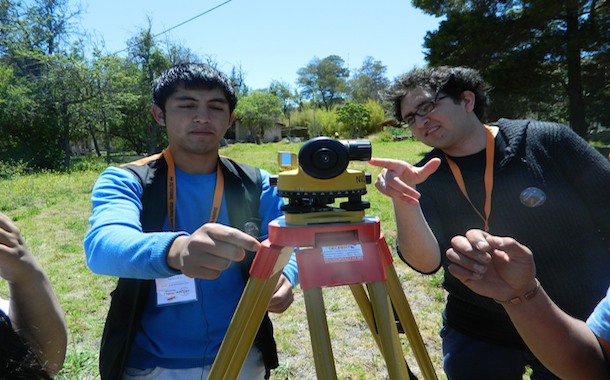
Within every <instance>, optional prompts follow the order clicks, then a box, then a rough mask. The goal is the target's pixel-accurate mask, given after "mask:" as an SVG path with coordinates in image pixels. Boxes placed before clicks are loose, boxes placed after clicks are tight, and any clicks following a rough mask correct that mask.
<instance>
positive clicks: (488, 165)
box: [445, 125, 495, 231]
mask: <svg viewBox="0 0 610 380" xmlns="http://www.w3.org/2000/svg"><path fill="white" fill-rule="evenodd" d="M485 129H486V131H487V137H486V140H485V206H484V207H485V209H484V212H485V216H483V214H481V212H480V211H479V210H478V209H477V208H476V207H475V205H474V204H473V203H472V201H471V200H470V197H469V196H468V191H466V184H465V183H464V178H462V172H461V171H460V168H459V167H458V166H457V164H456V163H455V162H454V161H453V160H452V159H451V158H449V156H447V155H446V154H445V157H446V158H447V163H448V164H449V168H451V172H452V173H453V177H454V178H455V182H457V185H458V187H459V188H460V190H461V191H462V194H464V196H465V197H466V199H467V200H468V203H470V206H471V207H472V208H473V210H474V211H475V212H476V213H477V215H478V216H479V218H481V220H482V221H483V223H484V227H483V228H484V229H485V231H489V214H491V191H492V189H493V183H494V150H495V145H494V135H493V132H492V131H491V128H489V127H488V126H487V125H486V126H485Z"/></svg>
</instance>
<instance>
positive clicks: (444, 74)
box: [383, 66, 490, 121]
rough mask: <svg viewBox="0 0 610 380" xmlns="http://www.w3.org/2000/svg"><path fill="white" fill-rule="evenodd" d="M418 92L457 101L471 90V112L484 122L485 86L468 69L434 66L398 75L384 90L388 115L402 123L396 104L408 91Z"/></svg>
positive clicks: (478, 74) (481, 80)
mask: <svg viewBox="0 0 610 380" xmlns="http://www.w3.org/2000/svg"><path fill="white" fill-rule="evenodd" d="M415 89H422V90H428V91H431V92H432V93H435V94H439V93H444V94H446V95H449V96H450V97H451V98H452V99H453V101H454V102H458V101H459V100H460V95H461V94H462V92H464V91H472V92H473V93H474V95H475V104H474V113H475V115H477V117H478V118H479V120H481V121H484V120H485V118H486V117H487V108H488V107H489V97H488V94H487V92H488V91H489V89H490V87H489V85H488V84H487V83H486V82H485V81H484V80H483V78H482V77H481V74H480V73H479V72H478V71H477V70H475V69H471V68H469V67H450V66H438V67H427V68H423V69H414V70H411V71H409V72H407V73H406V74H403V75H402V76H400V77H399V78H398V79H396V81H395V82H394V83H393V84H392V85H391V86H390V88H388V89H387V90H386V91H385V93H384V94H383V95H384V98H385V100H387V101H389V102H391V103H392V112H393V113H394V117H396V120H398V121H402V113H401V111H400V108H401V107H400V103H401V102H402V100H403V99H404V97H405V96H406V95H407V94H408V93H409V92H410V91H412V90H415Z"/></svg>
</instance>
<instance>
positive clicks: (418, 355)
mask: <svg viewBox="0 0 610 380" xmlns="http://www.w3.org/2000/svg"><path fill="white" fill-rule="evenodd" d="M385 271H386V276H387V280H386V284H387V288H388V293H389V294H390V300H391V301H392V304H393V305H394V309H395V310H396V314H397V315H398V320H400V324H401V325H402V327H403V329H404V330H405V335H406V336H407V339H408V340H409V343H410V344H411V349H412V350H413V353H414V355H415V359H416V360H417V364H419V368H420V370H421V372H422V375H423V376H424V379H426V380H436V379H437V376H436V372H435V371H434V367H433V366H432V361H431V360H430V356H428V351H427V350H426V346H425V345H424V341H423V340H422V337H421V335H420V333H419V329H418V328H417V323H416V322H415V318H414V317H413V313H412V312H411V308H410V307H409V302H408V301H407V297H406V296H405V292H404V291H403V289H402V286H401V285H400V280H399V279H398V275H397V274H396V269H395V268H394V266H393V265H391V264H390V265H388V266H386V269H385Z"/></svg>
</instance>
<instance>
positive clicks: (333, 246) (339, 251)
mask: <svg viewBox="0 0 610 380" xmlns="http://www.w3.org/2000/svg"><path fill="white" fill-rule="evenodd" d="M350 146H357V149H356V151H357V152H358V153H357V154H356V155H355V156H354V155H351V153H350ZM303 151H305V152H304V153H303ZM350 157H356V159H361V160H368V159H370V157H371V152H370V142H368V141H367V142H357V143H350V142H341V141H339V140H334V139H330V138H318V139H313V140H310V141H309V142H307V143H306V144H304V145H303V147H302V148H301V150H300V152H299V162H298V167H295V166H296V165H295V163H294V161H293V158H291V159H290V161H288V160H287V159H285V160H284V161H283V163H284V164H286V165H282V164H281V163H282V160H283V159H282V158H281V159H280V167H282V168H288V169H289V170H288V171H285V172H282V173H280V174H279V176H278V177H277V178H275V179H274V180H273V181H272V184H273V185H276V186H277V187H278V193H280V195H281V196H284V197H286V198H288V204H287V205H286V206H285V207H284V208H283V211H284V213H285V215H284V216H282V217H279V218H277V219H275V220H274V221H272V222H271V223H269V237H268V239H267V240H265V241H263V242H262V243H261V247H260V249H259V250H258V252H257V253H256V256H255V258H254V261H253V263H252V266H251V268H250V278H249V280H248V282H247V284H246V287H245V289H244V292H243V294H242V297H241V299H240V302H239V304H238V305H237V309H236V311H235V314H234V316H233V319H232V320H231V324H230V325H229V328H228V330H227V334H226V336H225V338H224V340H223V342H222V344H221V346H220V350H219V352H218V355H217V357H216V360H215V361H214V364H213V365H212V368H211V370H210V374H209V379H236V378H237V376H238V375H239V372H240V370H241V368H242V366H243V363H244V361H245V358H246V356H247V354H248V352H249V351H250V348H251V346H252V343H253V342H254V338H255V336H256V333H257V331H258V328H259V326H260V324H261V322H262V320H263V318H264V316H265V313H266V310H267V306H268V305H269V301H270V300H271V296H272V295H273V292H274V290H275V287H276V285H277V282H278V279H279V277H280V274H281V271H282V269H283V268H284V266H285V265H286V264H287V263H288V261H289V260H290V256H291V255H292V253H293V252H295V254H296V258H297V267H298V270H299V281H300V286H301V289H303V295H304V300H305V308H306V313H307V321H308V325H309V333H310V338H311V344H312V351H313V355H314V364H315V367H316V375H317V378H318V379H324V380H326V379H336V378H337V374H336V369H335V363H334V357H333V352H332V346H331V343H330V335H329V330H328V323H327V320H326V309H325V307H324V299H323V297H322V288H324V287H334V286H349V287H350V290H351V291H352V294H353V296H354V298H355V300H356V303H357V304H358V306H359V308H360V310H361V312H362V315H363V317H364V319H365V321H366V323H367V325H368V327H369V329H370V331H371V333H372V335H373V338H374V339H375V342H376V343H377V346H378V347H379V350H380V352H381V354H382V356H383V358H384V360H385V363H386V366H387V369H388V374H389V377H390V379H393V380H394V379H396V380H399V379H400V380H404V379H408V378H409V372H408V369H407V365H406V361H405V359H404V354H403V352H402V346H401V343H400V338H399V335H398V329H397V327H396V317H397V318H398V320H399V321H400V324H401V326H402V327H403V329H404V331H405V335H406V336H407V338H408V340H409V342H410V344H411V347H412V350H413V353H414V355H415V358H416V360H417V362H418V364H419V368H420V370H421V372H422V375H423V376H424V379H426V380H435V379H437V377H436V373H435V372H434V368H433V366H432V363H431V361H430V357H429V356H428V352H427V351H426V348H425V346H424V343H423V340H422V338H421V335H420V333H419V330H418V328H417V324H416V323H415V319H414V317H413V314H412V312H411V309H410V308H409V304H408V302H407V299H406V296H405V294H404V291H403V289H402V287H401V285H400V281H399V279H398V276H397V274H396V271H395V269H394V266H393V264H392V262H393V260H392V256H391V252H390V250H389V248H388V246H387V244H386V241H385V238H384V237H383V234H382V233H381V228H380V221H379V219H378V218H377V217H372V216H365V215H364V210H365V209H366V208H368V207H369V206H370V205H369V204H368V203H367V202H362V200H361V196H362V195H363V194H365V193H366V184H367V183H370V175H369V176H368V178H369V179H368V180H367V179H366V178H367V177H366V175H364V174H363V173H362V172H360V171H355V170H350V169H347V162H349V160H350V159H352V158H350ZM336 166H338V167H339V169H340V170H339V169H336V168H335V167H336ZM312 168H313V169H312ZM330 169H333V170H330ZM320 177H322V178H320ZM320 181H321V182H320ZM338 197H347V198H348V201H347V202H343V203H341V204H340V206H339V207H332V206H329V205H330V204H331V203H333V202H334V201H335V199H336V198H338Z"/></svg>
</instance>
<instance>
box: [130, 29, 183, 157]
mask: <svg viewBox="0 0 610 380" xmlns="http://www.w3.org/2000/svg"><path fill="white" fill-rule="evenodd" d="M151 24H152V22H151V21H150V20H149V21H148V26H147V27H146V28H143V29H141V30H140V31H139V33H137V34H136V35H135V36H134V37H132V38H131V39H130V40H129V41H128V42H127V46H128V51H129V56H130V58H131V59H132V60H133V61H134V62H135V63H136V64H137V65H138V67H139V68H140V91H138V92H139V93H140V94H150V85H151V83H152V82H153V80H154V79H155V78H156V77H157V76H158V75H160V74H161V71H163V70H164V69H166V68H168V67H169V66H171V62H170V60H169V57H168V56H167V55H164V54H163V52H162V51H161V50H160V48H159V47H158V45H157V42H156V41H155V39H154V36H153V35H152V31H151V29H152V25H151ZM149 99H150V96H148V100H149ZM149 104H150V101H146V102H144V100H143V99H142V103H141V104H140V105H139V106H138V107H137V108H136V109H134V110H129V111H128V112H130V113H131V114H132V115H133V117H131V118H127V119H125V124H124V128H125V132H126V135H125V136H131V138H130V140H131V141H132V143H133V148H134V150H135V151H136V152H138V153H144V152H146V153H148V154H152V153H155V152H158V151H159V150H160V149H162V146H161V144H160V140H159V138H160V136H159V126H158V125H157V123H156V122H155V121H154V120H153V119H152V117H151V116H150V113H149ZM145 125H148V128H147V129H146V128H143V127H142V126H145ZM146 136H148V141H147V142H148V144H147V146H146V147H141V146H139V144H138V143H139V142H140V141H142V140H141V138H143V137H144V138H145V137H146Z"/></svg>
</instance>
